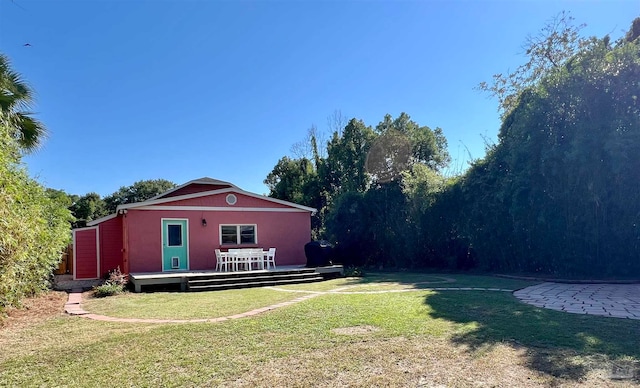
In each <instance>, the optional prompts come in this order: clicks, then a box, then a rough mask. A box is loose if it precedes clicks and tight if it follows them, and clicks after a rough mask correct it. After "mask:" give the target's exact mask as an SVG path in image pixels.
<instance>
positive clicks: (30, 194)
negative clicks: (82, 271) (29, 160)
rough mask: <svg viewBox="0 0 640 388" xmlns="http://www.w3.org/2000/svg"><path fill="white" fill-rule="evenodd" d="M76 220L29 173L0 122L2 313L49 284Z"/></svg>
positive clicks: (0, 301)
mask: <svg viewBox="0 0 640 388" xmlns="http://www.w3.org/2000/svg"><path fill="white" fill-rule="evenodd" d="M70 219H71V214H70V212H69V210H67V209H66V207H65V206H64V205H62V204H61V203H59V202H58V201H56V200H54V199H52V198H50V197H49V196H47V194H46V192H45V189H44V188H43V187H42V186H41V185H40V184H39V183H38V182H36V181H35V180H33V179H31V178H30V177H29V174H28V173H27V171H26V169H25V168H24V167H23V165H22V164H21V162H20V151H19V150H18V146H17V143H16V141H15V139H13V138H12V137H11V135H10V131H9V129H8V128H7V127H6V126H4V125H3V123H2V121H1V120H0V311H1V310H3V309H4V308H5V307H9V306H18V305H19V304H20V300H21V299H22V298H24V297H27V296H31V295H35V294H37V293H39V292H41V291H44V290H46V289H47V288H48V286H49V283H48V279H49V276H50V275H51V273H52V271H53V269H54V268H55V267H56V266H57V264H58V262H59V261H60V258H61V252H62V250H63V249H64V247H65V246H66V245H67V243H68V242H69V240H70V237H71V233H70V224H69V222H70Z"/></svg>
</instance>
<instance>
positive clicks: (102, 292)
mask: <svg viewBox="0 0 640 388" xmlns="http://www.w3.org/2000/svg"><path fill="white" fill-rule="evenodd" d="M128 283H129V277H128V275H126V274H123V273H122V272H121V271H120V267H118V268H116V269H114V270H111V271H109V276H108V277H107V280H106V281H105V282H104V284H101V285H99V286H96V287H94V288H93V296H95V297H96V298H104V297H106V296H112V295H118V294H121V293H123V292H124V291H125V287H126V286H127V284H128Z"/></svg>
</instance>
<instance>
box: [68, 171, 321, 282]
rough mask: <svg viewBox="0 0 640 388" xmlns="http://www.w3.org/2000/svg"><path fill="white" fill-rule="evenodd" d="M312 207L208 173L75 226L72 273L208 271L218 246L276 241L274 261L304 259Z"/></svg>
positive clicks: (268, 244)
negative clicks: (258, 191) (113, 212)
mask: <svg viewBox="0 0 640 388" xmlns="http://www.w3.org/2000/svg"><path fill="white" fill-rule="evenodd" d="M315 212H316V209H313V208H309V207H306V206H302V205H298V204H295V203H291V202H286V201H281V200H278V199H274V198H270V197H266V196H263V195H258V194H254V193H250V192H247V191H244V190H241V189H240V188H238V187H237V186H235V185H233V184H231V183H229V182H223V181H219V180H216V179H211V178H201V179H196V180H193V181H190V182H187V183H185V184H184V185H182V186H178V187H176V188H174V189H172V190H169V191H167V192H166V193H163V194H161V195H158V196H156V197H155V198H151V199H149V200H147V201H143V202H138V203H131V204H125V205H120V206H118V208H117V211H116V213H115V214H112V215H110V216H107V217H103V218H100V219H98V220H95V221H92V222H90V223H88V224H87V225H88V226H87V227H86V228H80V229H75V230H74V231H73V245H74V250H73V252H74V258H73V259H74V263H73V269H74V273H73V275H74V279H96V278H100V277H103V276H104V275H105V274H106V273H107V272H108V271H110V270H112V269H115V268H117V267H120V269H121V270H122V272H124V273H145V272H167V273H171V272H180V271H183V272H184V271H213V270H215V268H216V256H215V249H221V250H223V251H224V250H227V249H229V248H251V247H262V248H269V247H275V248H276V252H277V253H276V263H277V265H278V266H289V265H304V264H305V263H306V259H305V254H304V245H305V244H306V243H307V242H309V241H310V239H311V215H313V214H314V213H315Z"/></svg>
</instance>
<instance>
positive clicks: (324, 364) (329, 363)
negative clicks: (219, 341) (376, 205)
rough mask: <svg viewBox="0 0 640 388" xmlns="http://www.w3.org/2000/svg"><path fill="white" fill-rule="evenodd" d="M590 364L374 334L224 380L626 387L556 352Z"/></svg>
mask: <svg viewBox="0 0 640 388" xmlns="http://www.w3.org/2000/svg"><path fill="white" fill-rule="evenodd" d="M554 354H555V357H557V356H561V357H568V358H572V359H573V360H574V361H573V362H575V363H578V364H585V363H586V364H588V366H589V368H590V369H589V370H588V372H587V373H586V375H585V376H583V377H582V378H580V379H578V380H575V379H569V378H567V377H566V376H553V375H550V374H548V373H543V372H540V371H538V370H536V369H535V368H531V365H530V354H529V351H528V350H527V349H526V348H524V347H521V346H518V345H514V344H509V343H503V344H497V345H493V346H487V347H484V348H481V349H470V348H469V347H468V346H460V345H454V344H452V343H451V342H450V341H449V340H448V339H442V338H410V339H409V338H404V337H397V338H388V339H386V338H373V339H366V340H362V341H360V342H354V343H348V344H340V345H337V346H333V347H330V348H325V349H321V350H313V351H309V352H305V353H302V354H296V355H294V356H290V357H286V358H282V359H274V360H270V361H268V362H267V363H265V364H264V365H261V366H260V367H259V368H255V369H252V370H250V371H246V372H245V373H244V374H242V375H240V376H239V377H237V378H235V379H234V380H233V381H226V382H225V385H229V386H238V387H271V386H279V387H307V386H318V385H322V386H323V387H441V386H444V387H540V386H563V387H585V386H591V387H595V386H597V387H625V386H635V384H634V381H632V380H613V379H611V374H610V371H611V364H610V363H608V362H606V361H603V360H595V359H593V360H587V361H585V359H584V358H582V357H579V356H577V355H576V354H575V353H572V352H568V351H565V352H554Z"/></svg>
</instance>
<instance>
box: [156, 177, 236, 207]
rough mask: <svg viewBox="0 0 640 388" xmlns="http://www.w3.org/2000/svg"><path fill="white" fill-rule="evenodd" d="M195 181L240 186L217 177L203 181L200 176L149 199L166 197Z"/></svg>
mask: <svg viewBox="0 0 640 388" xmlns="http://www.w3.org/2000/svg"><path fill="white" fill-rule="evenodd" d="M194 183H197V184H202V185H229V186H231V187H232V188H237V189H239V187H238V186H236V185H234V184H233V183H229V182H225V181H219V180H217V179H213V182H212V181H203V180H202V178H199V179H194V180H192V181H189V182H187V183H185V184H183V185H180V186H176V187H174V188H173V189H170V190H167V191H165V192H164V193H162V194H158V195H156V196H155V197H152V198H149V199H148V201H153V200H155V199H158V198H162V197H164V196H165V195H167V194H171V193H173V192H175V191H178V190H180V189H181V188H183V187H187V186H189V185H191V184H194ZM173 198H175V197H173ZM144 202H146V201H144Z"/></svg>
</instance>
